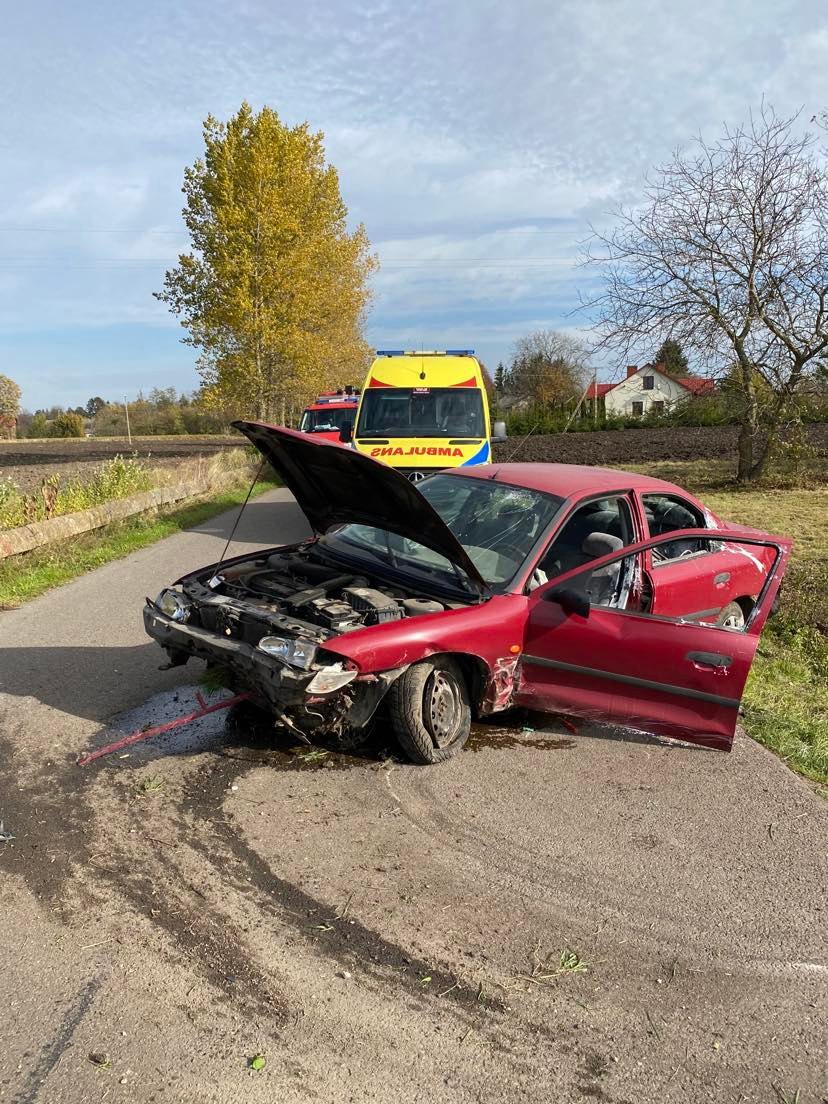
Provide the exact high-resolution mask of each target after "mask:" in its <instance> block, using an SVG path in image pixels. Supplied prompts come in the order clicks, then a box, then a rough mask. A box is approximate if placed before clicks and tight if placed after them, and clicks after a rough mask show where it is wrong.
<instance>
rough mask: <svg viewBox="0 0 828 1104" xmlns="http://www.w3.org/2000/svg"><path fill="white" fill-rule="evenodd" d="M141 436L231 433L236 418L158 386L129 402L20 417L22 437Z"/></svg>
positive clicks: (99, 401)
mask: <svg viewBox="0 0 828 1104" xmlns="http://www.w3.org/2000/svg"><path fill="white" fill-rule="evenodd" d="M127 414H128V415H129V432H130V433H132V434H134V435H135V436H136V437H155V436H159V435H162V434H190V433H226V432H228V429H229V426H230V422H231V420H232V417H233V415H232V414H231V413H229V412H227V411H222V410H218V409H216V407H215V406H214V405H207V404H205V403H204V401H203V399H202V397H201V395H200V394H198V393H196V394H195V395H188V394H180V393H179V392H177V391H176V389H175V388H174V387H166V388H157V387H155V388H153V389H152V390H151V391H150V392H149V394H148V395H143V394H139V395H138V397H137V398H136V399H133V400H131V401H130V402H128V403H123V402H108V401H107V400H106V399H103V398H101V397H100V396H99V395H96V396H93V397H92V398H90V399H89V400H88V402H87V403H86V405H85V406H76V407H70V408H68V409H66V408H64V407H61V406H53V407H51V408H49V409H42V410H36V411H35V412H34V414H30V413H28V412H26V411H21V412H19V413H18V415H17V436H19V437H85V436H86V434H87V433H91V434H94V435H95V436H96V437H126V436H127Z"/></svg>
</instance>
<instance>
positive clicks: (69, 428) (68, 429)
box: [49, 410, 84, 437]
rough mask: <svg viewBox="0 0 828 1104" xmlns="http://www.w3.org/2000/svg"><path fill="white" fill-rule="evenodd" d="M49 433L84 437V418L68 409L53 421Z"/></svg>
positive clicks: (58, 435) (54, 435)
mask: <svg viewBox="0 0 828 1104" xmlns="http://www.w3.org/2000/svg"><path fill="white" fill-rule="evenodd" d="M49 433H50V436H51V437H83V435H84V428H83V418H82V417H81V416H80V414H73V413H72V412H71V411H70V410H66V411H64V413H63V414H58V416H57V417H56V418H55V420H54V421H53V422H52V424H51V426H50V428H49Z"/></svg>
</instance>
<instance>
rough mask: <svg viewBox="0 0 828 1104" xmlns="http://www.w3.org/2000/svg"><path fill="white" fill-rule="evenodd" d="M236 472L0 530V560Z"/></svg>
mask: <svg viewBox="0 0 828 1104" xmlns="http://www.w3.org/2000/svg"><path fill="white" fill-rule="evenodd" d="M238 482H239V476H238V475H233V474H232V473H228V475H227V477H226V478H225V479H222V480H219V481H216V479H215V478H214V479H211V480H209V481H208V480H194V481H193V482H191V483H177V484H175V485H174V486H170V487H157V488H156V489H155V490H153V491H143V492H142V493H141V494H137V495H133V496H132V497H131V498H117V499H114V500H113V501H112V502H103V503H101V505H100V506H90V507H89V509H88V510H77V511H76V512H75V513H73V514H61V515H60V517H55V518H49V519H48V521H34V522H32V524H31V525H21V526H20V527H19V528H17V529H5V530H2V531H0V560H3V559H7V558H8V557H9V556H19V555H20V554H21V553H22V552H31V551H32V549H34V548H41V547H42V546H43V545H45V544H53V543H54V542H55V541H61V540H68V539H69V538H70V537H76V536H78V535H79V534H80V533H88V532H91V530H93V529H100V528H101V527H102V526H104V525H109V523H110V522H112V521H120V520H121V519H122V518H127V517H132V516H133V515H134V514H143V513H145V512H146V511H147V510H153V509H155V508H157V507H158V506H166V505H167V504H168V503H171V502H180V501H181V500H182V499H185V498H195V497H196V496H197V495H203V494H208V493H210V492H211V491H217V490H221V489H222V488H224V487H227V486H232V485H235V484H237V483H238Z"/></svg>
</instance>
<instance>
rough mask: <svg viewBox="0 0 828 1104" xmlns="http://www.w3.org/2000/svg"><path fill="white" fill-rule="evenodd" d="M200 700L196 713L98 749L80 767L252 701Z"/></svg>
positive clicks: (247, 697) (245, 698)
mask: <svg viewBox="0 0 828 1104" xmlns="http://www.w3.org/2000/svg"><path fill="white" fill-rule="evenodd" d="M196 697H197V699H198V705H199V708H198V709H197V710H196V711H195V712H194V713H187V714H185V715H184V716H183V717H178V718H176V720H174V721H167V723H166V724H161V725H155V727H154V728H144V729H141V730H140V731H138V732H133V733H132V735H131V736H125V737H124V738H123V739H122V740H116V741H115V742H114V743H112V744H107V745H106V747H102V748H98V750H97V751H91V752H89V754H87V755H82V756H81V757H80V759H78V766H79V767H85V766H86V765H87V763H92V762H94V761H95V760H96V759H102V758H103V756H105V755H111V754H112V752H113V751H120V750H121V749H122V748H125V747H130V746H131V745H132V744H137V743H140V742H141V741H142V740H150V739H152V737H153V736H160V735H162V733H164V732H171V731H172V729H174V728H179V727H180V726H181V725H185V724H190V722H191V721H198V720H201V718H202V717H206V716H207V715H208V714H210V713H217V712H218V711H219V710H220V709H230V707H231V706H233V705H238V704H239V703H240V702H243V701H250V698H251V695H250V694H235V695H234V696H233V697H232V698H224V699H223V700H222V701H219V702H214V703H213V705H208V704H207V703H206V701H205V700H204V698H203V697H202V696H201V694H197V695H196Z"/></svg>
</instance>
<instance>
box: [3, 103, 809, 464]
mask: <svg viewBox="0 0 828 1104" xmlns="http://www.w3.org/2000/svg"><path fill="white" fill-rule="evenodd" d="M812 123H814V124H816V126H817V128H818V129H817V130H816V131H809V130H807V129H805V128H803V126H802V125H801V121H800V119H799V118H798V117H797V116H791V117H787V118H780V117H778V116H777V115H776V114H775V113H774V112H773V110H772V109H771V108H770V107H768V106H766V105H763V107H762V108H761V110H760V111H759V112H758V113H757V114H755V115H753V116H751V118H750V120H749V122H748V124H747V125H745V126H742V127H737V128H734V129H727V130H725V132H724V133H723V135H722V136H721V137H720V138H718V139H715V140H712V141H709V140H705V139H703V138H699V139H697V140H696V142H695V144H694V145H693V146H692V147H691V149H690V150H689V151H678V152H676V153H675V154H674V155H673V157H672V158H671V159H669V160H668V161H666V162H665V163H664V164H663V165H661V166H657V167H656V168H655V169H653V170H652V172H651V174H650V176H649V178H648V181H647V184H646V187H645V191H644V196H643V201H642V202H641V203H639V204H638V205H636V207H635V208H633V209H630V210H626V209H619V210H617V211H616V212H615V217H614V222H613V224H612V226H611V228H610V229H609V230H607V231H595V232H594V233H593V235H592V239H591V245H590V248H589V250H588V252H587V256H586V257H585V261H586V263H587V264H591V265H593V266H597V269H598V275H599V279H598V281H597V288H598V290H597V291H596V292H595V293H594V294H592V295H591V296H586V297H584V299H583V302H582V309H583V311H584V312H585V313H584V315H583V316H582V317H583V320H584V326H583V329H584V330H585V331H586V332H587V333H589V334H590V335H591V342H590V346H589V348H587V346H586V345H585V344H584V343H583V342H582V341H581V340H580V339H577V338H574V337H572V336H571V335H569V334H561V333H555V332H553V331H549V330H543V331H539V332H537V333H535V334H530V335H527V336H526V337H525V338H523V339H521V340H520V341H519V342H518V344H517V347H516V349H515V355H514V357H513V359H512V362H511V363H510V365H509V366H508V367H505V366H503V365H500V366H499V367H498V371H497V373H496V377H495V383H496V389H497V393H498V395H500V396H504V395H506V394H509V395H510V396H513V397H514V396H517V397H518V398H519V399H520V400H521V401H523V402H524V403H529V404H531V405H533V406H535V407H537V408H539V409H541V410H544V411H546V412H547V413H554V412H562V411H564V410H569V409H570V408H572V406H573V405H575V406H577V403H578V400H579V396H581V397H582V396H583V393H584V391H585V390H586V386H587V384H588V382H589V378H590V375H591V369H590V366H589V359H590V357H592V358H593V359H594V358H595V357H596V356H598V357H600V358H602V362H605V360H606V358H607V357H610V356H611V357H616V358H618V359H619V360H621V361H622V363H623V362H626V361H629V360H631V359H634V360H636V359H637V360H640V359H641V355H642V352H644V353H647V352H648V351H649V350H650V349H652V348H654V347H656V349H657V351H656V352H655V354H654V355H653V359H655V360H663V361H665V362H666V363H668V365H669V367H668V371H674V372H675V373H676V374H680V373H684V372H686V371H687V368H688V365H687V360H688V356H689V357H690V358H691V359H692V360H693V363H694V364H695V366H696V368H697V371H698V372H699V374H703V375H708V376H709V375H714V376H717V377H719V378H720V379H724V380H725V382H726V384H727V389H728V394H729V403H730V407H729V410H730V416H731V417H732V418H733V419H735V420H736V421H737V422H738V424H739V426H740V431H739V448H738V479H739V480H740V481H742V482H749V481H751V480H755V479H758V478H760V477H761V476H762V474H763V473H764V471H765V470H766V467H767V465H768V463H769V462H770V459H771V457H773V456H775V455H778V454H779V453H780V451H784V449H785V448H787V447H792V446H793V444H795V442H796V440H797V433H798V430H799V427H800V426H801V423H802V420H803V417H804V416H805V415H806V412H807V407H808V403H809V401H810V398H809V396H812V395H813V393H814V390H815V389H817V390H818V389H819V388H820V387H821V386H822V385H823V384H824V380H825V374H826V367H827V366H828V166H827V165H826V151H825V148H824V134H823V136H821V135H820V131H819V128H820V127H822V130H823V132H824V130H825V128H826V127H827V126H828V120H827V119H826V118H825V116H822V117H818V116H815V117H814V119H813V120H812ZM203 139H204V152H203V155H202V157H200V158H198V159H197V160H196V161H195V162H194V163H193V164H192V165H191V166H189V167H188V168H187V169H186V170H185V173H184V185H183V189H182V190H183V192H184V196H185V205H184V208H183V218H184V223H185V225H186V227H187V230H188V231H189V235H190V248H189V250H188V251H187V252H183V253H181V254H180V256H179V258H178V263H177V265H175V266H174V267H172V268H171V269H170V270H169V271H168V272H167V273H166V276H165V279H164V285H163V288H162V289H161V290H160V291H159V292H158V293H157V298H158V299H159V300H160V301H162V302H163V303H165V304H166V305H167V306H168V307H169V309H170V310H171V311H172V312H173V314H174V315H176V317H177V318H178V319H179V320H180V322H181V325H182V326H183V328H184V330H185V333H186V336H185V337H184V338H183V340H184V341H185V342H186V343H188V344H190V345H192V346H193V348H194V349H195V350H196V351H197V355H198V358H197V362H196V367H197V371H198V373H199V374H200V376H201V387H200V390H199V392H198V396H197V398H193V399H188V400H185V399H183V398H182V397H180V396H175V398H174V399H173V400H171V401H167V400H166V399H164V400H163V401H162V400H158V399H153V398H152V396H151V397H150V398H149V399H146V400H145V399H140V400H138V402H137V403H136V404H134V406H135V414H134V418H135V425H134V426H132V427H131V428H132V429H133V431H134V432H136V433H140V432H150V433H152V432H181V431H182V427H183V431H184V432H193V431H202V432H203V431H208V427H209V430H214V427H216V426H217V425H219V424H226V422H227V421H229V420H230V418H231V417H232V416H234V415H247V416H253V417H256V418H260V419H262V420H267V421H281V422H284V421H288V420H290V417H291V412H293V413H294V416H295V413H296V412H298V410H299V409H301V407H302V405H304V403H305V402H306V401H307V399H309V398H311V397H312V396H313V395H315V394H317V393H318V392H319V391H321V390H327V389H330V388H334V387H337V386H340V385H342V384H345V383H353V382H355V381H359V380H361V379H362V378H363V377H364V374H365V370H366V368H367V365H368V362H369V359H370V350H369V349H368V346H367V344H366V341H365V337H364V323H365V317H366V312H367V309H368V306H369V304H370V299H371V292H370V284H369V280H370V277H371V275H372V273H373V272H374V271H375V270H376V267H377V258H376V256H375V255H374V254H373V253H372V251H371V247H370V243H369V241H368V237H367V234H366V232H365V229H364V227H363V226H362V225H357V226H350V225H349V222H348V211H347V208H346V206H345V204H344V202H343V200H342V196H341V192H340V187H339V179H338V176H337V173H336V170H335V168H334V167H333V166H332V165H330V164H329V163H328V161H327V160H326V156H325V150H324V144H323V143H324V138H323V135H322V134H321V133H318V132H313V131H312V130H311V129H310V127H309V126H308V124H306V123H303V124H300V125H298V126H288V125H287V124H285V123H284V122H283V121H282V120H281V119H280V118H279V116H278V114H277V113H276V112H275V111H274V110H273V109H272V108H270V107H264V108H262V110H261V111H259V112H258V113H257V112H254V111H253V109H252V108H251V107H250V105H249V104H246V103H245V104H243V105H242V106H241V108H240V109H239V111H238V112H237V113H236V114H235V115H234V116H232V117H231V118H230V119H229V120H228V121H227V122H222V121H220V120H217V119H215V118H213V117H212V116H210V117H208V118H207V120H206V121H205V123H204V129H203ZM673 358H675V359H673ZM3 379H4V378H3V377H0V434H2V433H5V434H6V435H8V434H9V432H11V429H10V426H11V425H12V424H13V422H14V419H15V418H16V416H17V414H16V411H17V400H18V399H19V389H18V391H17V398H15V390H14V389H15V387H16V385H15V384H13V382H12V381H11V380H10V379H8V378H7V377H5V383H4V382H3ZM101 402H103V400H101ZM50 414H51V415H52V416H51V417H50ZM90 417H92V418H94V420H95V430H96V432H101V431H103V430H104V427H106V429H107V431H112V430H113V429H114V427H115V426H116V425H119V419H120V417H121V415H120V413H119V408H118V404H115V403H103V406H102V407H101V409H100V410H98V411H96V412H95V413H94V414H90V412H89V409H88V408H84V409H76V410H74V411H68V412H67V411H59V412H47V411H40V412H37V413H36V414H35V415H34V416H33V417H32V420H31V422H30V423H29V426H28V429H29V431H31V429H32V426H36V427H37V428H39V429H42V428H44V423H45V426H46V428H47V429H48V430H49V431H50V432H58V431H61V432H63V431H66V432H68V431H69V430H70V429H71V430H72V431H78V423H79V421H81V422H82V421H83V419H84V418H87V419H89V418H90ZM211 418H214V419H217V420H216V421H213V422H211V421H210V419H211ZM24 421H25V419H24ZM125 422H126V415H125V414H124V419H123V423H124V425H123V428H124V429H125V428H126V425H125ZM162 426H163V427H164V428H157V427H162ZM192 426H198V427H199V428H198V429H197V430H193V429H192V428H190V427H192ZM80 431H82V430H80Z"/></svg>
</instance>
